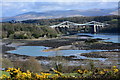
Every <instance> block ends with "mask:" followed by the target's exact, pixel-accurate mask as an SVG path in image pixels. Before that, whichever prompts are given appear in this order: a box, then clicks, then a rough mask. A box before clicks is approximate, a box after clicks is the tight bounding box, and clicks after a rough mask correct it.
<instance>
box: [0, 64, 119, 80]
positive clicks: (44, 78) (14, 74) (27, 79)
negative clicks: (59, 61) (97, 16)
mask: <svg viewBox="0 0 120 80" xmlns="http://www.w3.org/2000/svg"><path fill="white" fill-rule="evenodd" d="M96 70H97V71H96ZM96 70H93V71H90V70H87V69H85V70H80V69H79V70H77V72H78V73H79V74H78V73H75V75H70V74H72V73H69V74H68V75H65V74H63V73H61V72H59V71H57V70H55V69H53V71H54V73H55V74H51V73H44V72H40V73H32V72H30V71H29V70H27V71H26V72H22V71H21V70H20V68H18V69H15V68H8V69H7V70H6V72H9V74H10V76H7V75H5V74H3V75H2V76H1V77H0V79H1V80H51V79H52V80H59V78H61V79H64V78H65V79H68V80H69V79H70V78H72V79H83V78H90V77H91V78H101V77H103V75H106V76H105V77H106V78H108V77H111V76H113V75H114V77H118V74H119V69H117V67H115V66H113V67H112V68H111V69H100V68H99V69H97V68H96ZM73 74H74V73H73Z"/></svg>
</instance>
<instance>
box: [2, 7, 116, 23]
mask: <svg viewBox="0 0 120 80" xmlns="http://www.w3.org/2000/svg"><path fill="white" fill-rule="evenodd" d="M117 10H118V9H116V8H111V9H88V10H56V11H46V12H34V11H31V12H26V13H23V14H18V15H16V16H13V17H4V18H1V20H2V21H3V22H4V21H10V20H16V21H22V20H30V19H51V18H61V17H74V16H106V15H118V14H116V13H115V12H116V11H117Z"/></svg>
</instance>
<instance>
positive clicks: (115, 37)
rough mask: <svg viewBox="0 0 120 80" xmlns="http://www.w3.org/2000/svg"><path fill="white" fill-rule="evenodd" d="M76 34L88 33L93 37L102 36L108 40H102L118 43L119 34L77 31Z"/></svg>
mask: <svg viewBox="0 0 120 80" xmlns="http://www.w3.org/2000/svg"><path fill="white" fill-rule="evenodd" d="M76 35H90V36H93V38H102V39H109V40H104V41H107V42H114V43H120V34H119V35H118V34H110V33H107V34H90V33H78V34H76Z"/></svg>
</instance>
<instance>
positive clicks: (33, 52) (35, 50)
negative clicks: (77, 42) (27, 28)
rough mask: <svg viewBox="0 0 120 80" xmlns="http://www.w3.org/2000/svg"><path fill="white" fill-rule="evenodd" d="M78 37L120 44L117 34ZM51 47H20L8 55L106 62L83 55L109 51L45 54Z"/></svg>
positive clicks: (71, 51) (64, 51) (53, 52)
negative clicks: (58, 57) (83, 54)
mask: <svg viewBox="0 0 120 80" xmlns="http://www.w3.org/2000/svg"><path fill="white" fill-rule="evenodd" d="M76 35H90V36H93V37H92V38H102V39H107V40H104V41H106V42H114V43H120V41H119V37H120V35H117V34H89V33H78V34H76ZM49 48H50V47H44V46H19V47H18V48H17V49H16V50H11V51H7V52H8V53H15V54H20V55H28V56H46V57H49V56H77V57H76V58H77V59H92V60H105V58H88V57H85V56H81V55H80V54H81V53H90V52H100V51H107V50H59V51H49V52H44V51H43V50H45V49H49Z"/></svg>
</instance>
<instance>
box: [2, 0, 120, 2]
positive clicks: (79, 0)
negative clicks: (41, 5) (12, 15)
mask: <svg viewBox="0 0 120 80" xmlns="http://www.w3.org/2000/svg"><path fill="white" fill-rule="evenodd" d="M2 2H119V0H3V1H2Z"/></svg>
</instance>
